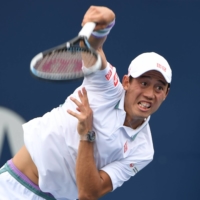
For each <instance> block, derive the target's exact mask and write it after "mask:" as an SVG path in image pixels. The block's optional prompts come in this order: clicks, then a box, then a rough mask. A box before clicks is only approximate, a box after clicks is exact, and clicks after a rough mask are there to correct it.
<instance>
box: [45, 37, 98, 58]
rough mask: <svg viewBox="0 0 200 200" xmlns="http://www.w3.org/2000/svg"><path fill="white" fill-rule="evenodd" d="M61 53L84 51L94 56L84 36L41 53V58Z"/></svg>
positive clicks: (93, 51)
mask: <svg viewBox="0 0 200 200" xmlns="http://www.w3.org/2000/svg"><path fill="white" fill-rule="evenodd" d="M63 51H71V52H72V53H73V52H74V53H75V52H77V51H82V52H84V51H86V52H91V53H94V54H96V52H95V50H94V49H93V48H92V47H91V46H90V44H89V42H88V40H87V38H86V37H84V36H78V37H75V38H73V39H72V40H70V41H69V42H66V43H64V44H61V45H58V46H56V47H53V48H51V49H48V50H46V51H44V52H42V53H43V56H44V57H45V56H46V55H49V54H54V53H59V52H63Z"/></svg>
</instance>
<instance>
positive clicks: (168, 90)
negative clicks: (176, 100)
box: [163, 87, 170, 101]
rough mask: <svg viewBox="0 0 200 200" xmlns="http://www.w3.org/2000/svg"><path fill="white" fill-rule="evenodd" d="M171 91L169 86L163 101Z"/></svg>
mask: <svg viewBox="0 0 200 200" xmlns="http://www.w3.org/2000/svg"><path fill="white" fill-rule="evenodd" d="M169 91H170V87H168V88H167V91H166V94H165V98H164V99H163V101H164V100H165V99H166V98H167V96H168V94H169Z"/></svg>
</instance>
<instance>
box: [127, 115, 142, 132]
mask: <svg viewBox="0 0 200 200" xmlns="http://www.w3.org/2000/svg"><path fill="white" fill-rule="evenodd" d="M145 120H146V118H143V119H129V118H128V117H126V118H125V121H124V125H125V126H128V127H130V128H132V129H136V128H138V127H139V126H141V125H142V124H143V123H144V122H145Z"/></svg>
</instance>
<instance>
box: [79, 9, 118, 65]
mask: <svg viewBox="0 0 200 200" xmlns="http://www.w3.org/2000/svg"><path fill="white" fill-rule="evenodd" d="M114 20H115V14H114V12H113V11H112V10H110V9H109V8H107V7H103V6H90V8H89V9H88V10H87V12H86V13H85V15H84V17H83V21H82V26H83V25H84V24H85V23H87V22H95V23H96V27H95V30H94V31H95V32H93V34H92V35H91V36H90V38H89V43H90V44H91V46H92V47H93V48H94V49H95V50H96V51H97V52H98V53H99V54H100V56H101V59H102V67H101V69H104V68H105V67H106V65H107V60H106V56H105V54H104V52H103V44H104V42H105V40H106V38H107V34H108V33H109V31H110V29H111V28H112V26H113V25H114Z"/></svg>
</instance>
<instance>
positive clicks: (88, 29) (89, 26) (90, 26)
mask: <svg viewBox="0 0 200 200" xmlns="http://www.w3.org/2000/svg"><path fill="white" fill-rule="evenodd" d="M95 26H96V24H95V23H94V22H87V23H86V24H85V25H84V26H83V28H82V29H81V31H80V32H79V34H78V35H79V36H85V37H87V39H89V37H90V35H91V34H92V31H93V30H94V28H95Z"/></svg>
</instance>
